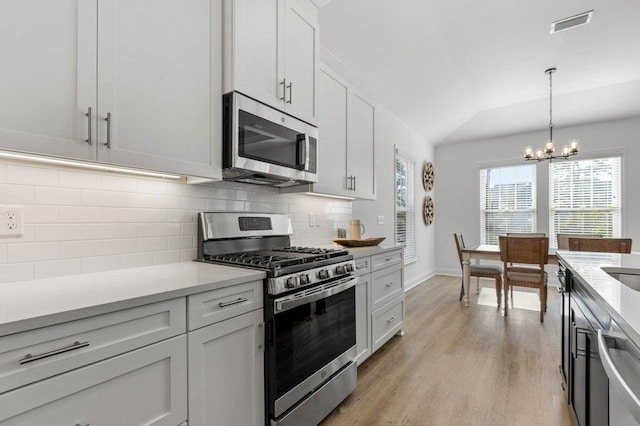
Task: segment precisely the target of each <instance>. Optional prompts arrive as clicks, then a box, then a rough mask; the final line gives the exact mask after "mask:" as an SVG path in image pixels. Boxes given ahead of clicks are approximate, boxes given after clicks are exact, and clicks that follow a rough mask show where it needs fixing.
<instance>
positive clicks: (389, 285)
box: [385, 283, 393, 287]
mask: <svg viewBox="0 0 640 426" xmlns="http://www.w3.org/2000/svg"><path fill="white" fill-rule="evenodd" d="M385 287H393V283H389V284H387V285H386V286H385Z"/></svg>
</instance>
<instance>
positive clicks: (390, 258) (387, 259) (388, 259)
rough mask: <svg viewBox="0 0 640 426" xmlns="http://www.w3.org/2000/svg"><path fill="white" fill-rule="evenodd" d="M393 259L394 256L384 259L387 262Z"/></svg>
mask: <svg viewBox="0 0 640 426" xmlns="http://www.w3.org/2000/svg"><path fill="white" fill-rule="evenodd" d="M392 260H393V257H387V258H386V259H384V261H385V262H391V261H392Z"/></svg>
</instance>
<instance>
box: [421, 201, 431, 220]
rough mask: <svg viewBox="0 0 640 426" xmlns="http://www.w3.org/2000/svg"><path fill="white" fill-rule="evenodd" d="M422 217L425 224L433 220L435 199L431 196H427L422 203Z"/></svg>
mask: <svg viewBox="0 0 640 426" xmlns="http://www.w3.org/2000/svg"><path fill="white" fill-rule="evenodd" d="M422 218H423V219H424V223H425V225H431V223H432V222H433V199H432V198H431V197H426V198H425V199H424V203H423V205H422Z"/></svg>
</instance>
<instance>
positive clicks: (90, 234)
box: [82, 223, 122, 240]
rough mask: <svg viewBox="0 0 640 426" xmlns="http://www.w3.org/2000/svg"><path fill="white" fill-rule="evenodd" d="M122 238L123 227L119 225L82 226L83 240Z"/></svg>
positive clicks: (94, 224) (91, 224)
mask: <svg viewBox="0 0 640 426" xmlns="http://www.w3.org/2000/svg"><path fill="white" fill-rule="evenodd" d="M120 237H122V226H121V225H120V224H119V223H87V224H83V225H82V239H84V240H103V239H107V238H120Z"/></svg>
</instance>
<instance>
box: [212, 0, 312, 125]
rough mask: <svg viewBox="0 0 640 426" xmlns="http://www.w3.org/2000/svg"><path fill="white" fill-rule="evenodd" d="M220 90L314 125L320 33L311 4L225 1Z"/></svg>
mask: <svg viewBox="0 0 640 426" xmlns="http://www.w3.org/2000/svg"><path fill="white" fill-rule="evenodd" d="M225 20H226V22H229V23H230V24H231V25H230V26H229V28H228V29H227V31H228V32H227V33H226V37H225V38H226V40H227V43H226V45H225V70H224V92H230V91H233V90H236V91H238V92H240V93H243V94H245V95H247V96H249V97H252V98H254V99H257V100H259V101H261V102H264V103H266V104H267V105H270V106H272V107H274V108H277V109H279V110H282V111H285V112H287V113H288V114H290V115H293V116H295V117H297V118H299V119H301V120H303V121H306V122H308V123H311V124H317V120H318V118H317V105H318V100H317V99H318V95H317V93H318V92H317V90H318V88H317V86H318V84H317V78H318V72H317V68H318V58H319V42H320V34H319V31H318V10H317V7H316V6H315V5H314V4H313V3H312V2H311V1H310V0H225Z"/></svg>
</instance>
